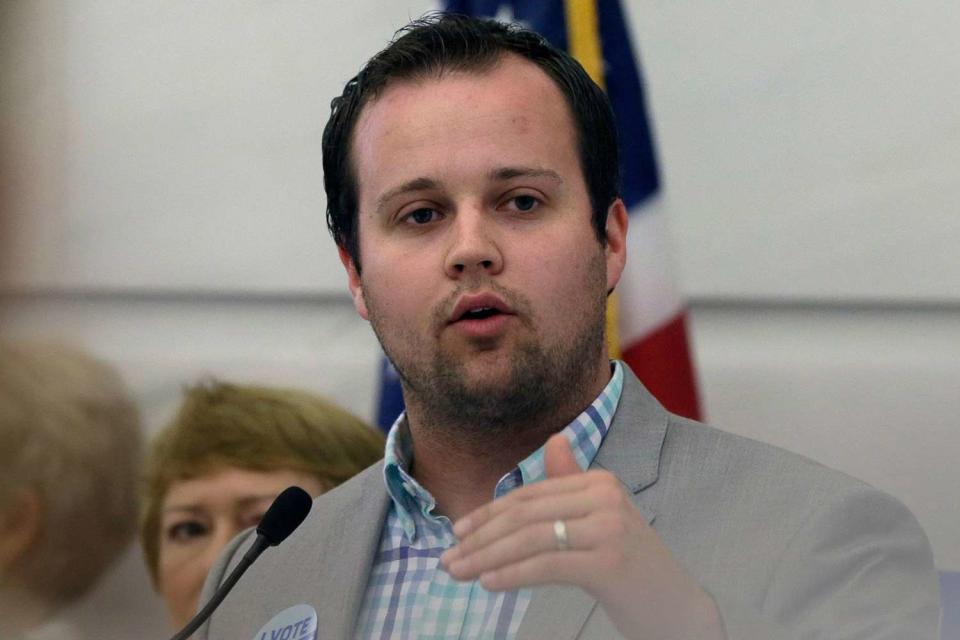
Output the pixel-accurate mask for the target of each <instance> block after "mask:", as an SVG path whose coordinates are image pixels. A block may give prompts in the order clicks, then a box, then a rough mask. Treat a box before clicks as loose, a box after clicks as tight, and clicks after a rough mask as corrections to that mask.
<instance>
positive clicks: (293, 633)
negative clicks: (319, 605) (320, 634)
mask: <svg viewBox="0 0 960 640" xmlns="http://www.w3.org/2000/svg"><path fill="white" fill-rule="evenodd" d="M316 638H317V610H316V609H314V608H313V607H311V606H310V605H308V604H296V605H294V606H292V607H290V608H289V609H284V610H283V611H281V612H280V613H278V614H277V615H275V616H273V618H272V619H271V620H270V622H268V623H267V624H265V625H263V627H262V628H261V629H260V631H257V635H255V636H253V640H316Z"/></svg>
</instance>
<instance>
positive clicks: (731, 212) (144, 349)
mask: <svg viewBox="0 0 960 640" xmlns="http://www.w3.org/2000/svg"><path fill="white" fill-rule="evenodd" d="M346 6H347V5H344V4H342V3H334V2H327V3H312V4H302V3H283V2H280V3H261V2H254V1H252V0H251V1H247V2H239V3H235V2H230V3H225V2H207V3H186V2H181V3H177V2H163V3H161V2H144V3H121V2H116V1H115V0H99V1H97V0H82V1H79V2H69V3H68V2H62V1H55V0H42V1H35V2H28V1H17V2H8V3H5V4H4V5H3V6H2V8H0V20H2V22H0V29H2V31H0V96H3V100H2V101H0V167H2V175H3V176H4V178H3V190H2V191H0V198H2V199H0V213H2V214H3V215H4V216H5V217H4V218H3V219H2V220H0V222H3V223H4V225H5V226H3V227H2V228H3V230H4V234H5V236H4V238H3V240H4V241H5V244H2V245H0V266H3V267H5V268H4V269H2V270H0V302H2V307H0V327H2V329H3V330H4V331H5V332H6V333H7V334H12V335H37V334H43V335H48V334H51V333H53V334H59V335H64V336H67V337H71V338H73V339H76V340H78V341H80V342H81V343H83V344H85V345H86V346H87V347H89V348H90V349H92V350H95V351H97V352H99V353H101V354H103V355H104V356H105V357H107V358H109V359H110V360H112V361H113V362H115V363H117V365H118V366H120V367H121V369H122V371H123V372H124V374H125V375H126V376H127V377H128V379H129V380H130V383H131V385H132V387H133V389H134V391H135V393H136V394H137V397H138V399H139V400H140V403H141V406H142V407H143V409H144V412H145V415H146V418H147V424H148V428H149V429H150V430H153V429H155V428H156V427H157V426H158V425H159V424H161V423H162V421H163V419H164V418H165V417H166V416H167V415H169V412H170V411H171V410H172V408H173V407H174V406H175V405H176V402H177V397H178V392H179V389H180V388H181V386H182V385H183V384H185V383H187V382H190V381H193V380H196V379H197V378H198V377H199V376H202V375H218V376H221V377H225V378H231V379H240V380H266V381H271V382H275V383H279V384H290V385H297V386H302V387H306V388H310V389H315V390H318V391H322V392H325V393H328V394H329V395H331V396H332V397H334V398H336V399H337V400H338V401H340V402H341V403H343V404H344V405H346V406H348V407H349V408H351V409H353V410H354V411H356V412H358V413H360V414H361V415H366V416H371V415H372V410H373V393H374V389H375V380H374V372H375V368H376V364H377V360H378V357H379V356H378V351H377V345H376V342H375V340H374V339H373V336H372V335H371V333H370V331H369V329H368V328H367V327H366V325H365V324H364V323H363V322H361V321H360V320H358V319H357V318H356V316H355V314H354V313H353V311H352V307H351V305H350V303H349V300H348V299H347V297H346V296H345V295H344V292H343V291H344V282H345V280H344V277H343V275H342V273H341V270H340V267H339V264H338V262H337V260H336V256H335V253H334V251H333V246H332V243H331V242H330V240H329V238H328V237H327V234H326V231H325V228H324V223H323V217H322V212H323V207H324V203H323V191H322V182H321V180H322V175H321V170H320V131H321V129H322V126H323V123H324V121H325V118H326V115H327V113H328V102H329V99H330V98H331V97H332V96H333V95H335V94H336V93H337V92H338V91H339V88H340V86H341V85H342V83H343V82H344V81H345V80H346V79H347V78H348V77H349V76H350V75H352V73H353V72H354V71H355V69H356V68H358V66H359V65H360V64H361V62H362V61H363V59H365V57H366V56H367V55H368V54H369V53H370V52H372V51H375V50H377V49H379V48H380V47H382V46H383V45H384V44H385V43H386V41H387V39H388V38H389V37H390V34H391V33H392V32H393V30H394V29H395V28H397V27H398V26H400V25H402V24H403V23H404V22H405V21H406V20H407V18H408V17H410V16H416V15H419V14H420V13H421V12H422V11H423V10H424V9H425V8H427V7H428V4H427V3H425V2H407V3H393V2H391V3H386V2H375V1H374V0H363V1H358V2H354V3H350V4H349V7H350V8H349V9H346V8H344V7H346ZM628 10H629V15H630V18H631V21H632V26H633V28H634V33H635V35H636V36H637V41H638V43H639V46H640V49H641V53H642V59H643V63H644V66H645V72H646V76H647V78H648V92H649V95H648V99H649V103H650V108H651V111H652V113H653V115H654V121H655V127H656V131H657V136H658V143H659V147H660V157H661V160H662V163H663V171H664V182H665V194H664V198H663V201H664V205H665V207H666V208H667V210H668V212H669V213H668V215H669V219H670V221H671V223H672V227H673V232H674V240H675V243H674V244H675V247H676V262H677V264H676V266H677V271H678V273H679V274H680V277H681V285H682V288H683V290H684V291H685V292H686V293H687V295H688V299H689V300H690V303H691V313H692V319H693V323H692V330H693V338H694V344H695V349H696V358H697V362H698V366H699V372H700V377H701V382H702V388H703V392H704V396H705V400H706V408H707V412H708V414H709V417H710V419H711V421H712V422H714V423H715V424H717V425H718V426H721V427H723V428H725V429H728V430H730V431H734V432H737V433H742V434H746V435H749V436H752V437H755V438H758V439H760V440H765V441H768V442H772V443H775V444H779V445H781V446H785V447H787V448H789V449H792V450H795V451H798V452H800V453H804V454H806V455H810V456H812V457H814V458H815V459H818V460H820V461H822V462H824V463H825V464H828V465H830V466H833V467H836V468H839V469H842V470H844V471H846V472H848V473H850V474H852V475H855V476H858V477H861V478H863V479H865V480H867V481H869V482H871V483H872V484H875V485H877V486H879V487H881V488H883V489H885V490H887V491H889V492H891V493H893V494H894V495H896V496H898V497H900V498H901V499H902V500H904V501H905V502H906V503H907V504H908V505H909V506H910V508H911V509H912V510H913V511H914V513H916V515H917V516H918V518H919V519H920V520H921V522H922V523H923V525H924V526H925V528H926V530H927V532H928V534H929V536H930V539H931V542H932V543H933V546H934V550H935V554H936V559H937V562H938V564H939V565H940V566H941V567H942V568H949V569H960V545H957V543H956V542H955V541H956V540H957V539H960V504H958V498H957V492H956V491H955V490H953V488H954V487H957V486H960V472H958V471H957V470H956V465H955V464H953V463H954V459H955V457H956V456H955V452H956V451H958V450H960V432H958V428H957V426H958V416H960V393H958V392H960V384H958V382H957V381H958V380H960V261H958V260H957V259H956V257H955V253H956V251H955V249H954V247H955V246H957V245H958V244H960V216H958V215H957V213H958V206H957V203H958V202H960V128H958V126H957V121H956V114H957V113H960V104H958V103H960V86H958V85H957V83H956V82H955V81H954V80H953V79H955V78H956V77H960V68H958V67H960V45H957V44H956V39H955V38H954V37H952V36H953V35H954V34H955V33H957V32H958V30H960V12H958V11H956V10H955V9H954V8H952V7H951V5H950V3H945V2H936V1H934V0H924V1H922V2H914V3H909V4H904V3H898V2H892V1H886V0H879V1H868V0H855V1H851V2H845V3H830V2H809V3H800V4H799V5H798V4H797V3H788V2H781V1H773V2H766V3H763V4H762V5H761V4H760V3H750V2H746V1H745V0H739V1H737V2H733V3H722V4H717V3H710V2H684V3H659V2H652V1H649V0H636V1H635V2H631V3H628ZM105 603H114V606H115V607H120V608H121V609H122V610H124V611H127V612H128V613H127V614H126V615H124V616H113V617H110V618H109V619H105V618H103V617H102V616H99V615H98V613H97V612H99V611H100V608H101V607H103V606H108V605H106V604H105ZM117 603H119V604H117ZM115 610H116V609H115ZM70 617H71V619H73V620H74V621H75V622H76V623H77V624H78V625H79V626H80V627H81V628H82V629H84V630H88V631H89V630H91V629H97V630H98V631H99V632H100V633H101V637H108V638H109V637H117V638H120V637H133V636H138V637H139V636H145V635H146V634H144V633H143V629H144V628H149V629H153V630H154V633H153V635H157V636H158V637H162V628H163V622H162V617H161V616H160V614H159V612H158V610H157V608H156V606H155V603H154V602H153V601H152V600H151V597H150V596H149V588H148V586H147V584H146V582H145V578H144V576H143V573H142V571H141V570H140V569H139V566H138V564H137V561H136V557H135V552H133V554H132V555H131V556H130V558H128V559H127V561H126V562H125V563H124V564H123V565H122V566H121V567H120V568H119V569H118V571H117V572H116V573H115V575H113V576H111V579H110V580H109V581H108V582H107V583H106V584H105V585H104V587H103V588H102V589H101V590H100V592H99V593H97V594H95V595H94V596H93V597H92V598H91V599H90V600H89V601H88V602H85V603H82V604H81V605H80V606H79V607H78V608H77V609H76V610H75V611H73V612H71V614H70ZM104 625H107V628H104ZM131 634H132V635H131Z"/></svg>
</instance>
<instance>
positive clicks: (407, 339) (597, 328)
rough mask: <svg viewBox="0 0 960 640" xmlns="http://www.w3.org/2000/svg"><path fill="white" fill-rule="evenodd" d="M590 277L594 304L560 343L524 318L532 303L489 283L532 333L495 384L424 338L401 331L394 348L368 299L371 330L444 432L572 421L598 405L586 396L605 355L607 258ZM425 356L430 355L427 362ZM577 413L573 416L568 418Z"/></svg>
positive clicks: (411, 399)
mask: <svg viewBox="0 0 960 640" xmlns="http://www.w3.org/2000/svg"><path fill="white" fill-rule="evenodd" d="M589 271H590V273H589V276H590V278H591V282H588V283H585V287H584V289H585V295H589V293H587V292H593V291H596V296H595V302H594V304H592V305H587V306H585V308H584V313H583V314H581V316H579V317H576V318H569V319H568V321H569V322H571V323H576V330H575V332H574V333H573V334H572V335H567V336H563V337H557V338H556V341H555V343H553V344H545V343H543V342H542V341H539V340H537V339H536V335H537V332H536V327H534V326H533V325H532V323H531V321H530V316H529V315H528V314H525V313H523V311H525V310H530V309H531V305H530V304H529V303H528V302H527V301H526V299H525V298H524V297H523V296H521V295H519V294H517V293H514V292H510V291H508V290H505V289H503V288H502V287H500V286H498V285H497V284H495V283H492V282H485V283H483V285H484V288H486V289H490V290H492V291H494V292H495V293H497V294H498V295H500V296H501V297H502V298H503V299H504V300H506V301H507V302H508V303H509V304H510V305H511V307H512V308H513V309H514V310H519V311H521V313H520V314H518V315H517V316H515V319H516V320H517V321H519V322H523V323H525V324H526V325H527V329H528V331H527V332H526V335H523V336H522V337H520V338H518V339H517V340H516V342H515V344H514V347H513V348H512V349H509V350H506V349H505V350H504V351H503V353H502V355H501V356H500V357H503V358H509V359H510V362H509V367H508V369H507V372H506V373H505V374H504V375H503V376H502V377H501V378H500V379H497V380H493V381H486V382H474V381H472V380H471V379H470V374H469V370H468V367H467V366H466V364H465V363H464V362H463V361H462V360H461V359H459V358H458V357H457V356H455V355H454V354H451V353H450V352H448V351H446V350H444V349H442V348H426V347H425V346H422V345H423V336H417V335H413V334H412V333H410V332H407V333H406V334H404V333H403V332H394V333H393V338H394V339H395V341H394V342H393V343H392V344H391V343H390V342H389V341H387V340H385V339H384V337H385V335H384V332H383V326H382V324H381V320H383V318H382V316H381V315H380V314H379V313H377V306H376V305H375V304H370V303H371V300H369V299H367V300H366V302H367V308H368V310H369V311H370V324H371V326H372V327H373V330H374V333H375V334H376V335H377V338H378V340H379V341H380V345H381V346H382V347H383V350H384V352H385V353H386V354H387V357H388V358H389V359H390V361H391V362H392V363H393V365H394V368H395V369H396V370H397V373H398V374H399V376H400V379H401V381H402V384H403V388H404V395H405V398H406V399H407V402H408V404H411V405H412V404H414V403H415V404H416V405H417V406H418V407H419V408H420V409H421V411H422V412H423V414H424V418H426V420H427V421H428V422H430V423H432V424H433V425H434V426H435V427H436V428H439V429H440V430H442V431H450V430H454V431H456V432H457V437H459V438H476V439H478V440H479V439H486V438H488V437H489V436H491V435H497V434H498V433H500V432H513V431H514V430H515V428H516V427H517V426H518V425H527V424H530V425H531V426H532V425H534V424H541V425H543V424H544V423H546V422H552V420H551V418H554V417H557V418H559V417H566V418H567V419H572V418H573V417H574V416H575V413H576V412H579V411H581V410H583V408H585V407H586V405H587V404H588V403H589V402H590V401H591V400H592V398H589V399H586V400H585V401H584V400H582V399H581V397H580V396H581V395H582V394H583V391H584V390H585V389H590V388H591V386H592V382H593V380H595V376H596V363H597V361H598V359H599V358H600V354H601V353H603V344H604V328H605V320H606V291H605V286H606V273H605V270H604V262H603V260H602V254H601V258H600V259H598V260H596V261H595V263H594V264H591V267H590V270H589ZM601 281H602V282H601ZM461 293H462V291H458V292H456V293H455V294H454V295H452V296H450V298H449V300H450V301H451V304H447V305H440V306H439V307H438V309H437V310H436V312H435V322H437V323H443V322H445V320H446V318H447V317H449V316H448V309H449V308H450V307H451V306H452V301H455V300H456V299H457V298H458V297H459V295H460V294H461ZM365 299H366V296H365ZM387 322H389V321H387ZM397 347H399V348H397ZM411 347H412V348H411ZM425 353H430V354H431V356H430V357H429V358H424V357H423V354H425ZM572 408H575V412H574V413H573V415H568V416H564V415H563V414H569V413H570V412H571V409H572ZM557 414H561V415H557Z"/></svg>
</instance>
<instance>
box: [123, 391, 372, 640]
mask: <svg viewBox="0 0 960 640" xmlns="http://www.w3.org/2000/svg"><path fill="white" fill-rule="evenodd" d="M383 444H384V438H383V435H382V434H381V433H379V432H378V431H376V430H374V429H373V428H371V427H369V426H367V425H366V424H364V423H363V422H362V421H361V420H360V419H358V418H356V417H355V416H353V415H352V414H350V413H348V412H347V411H345V410H343V409H341V408H340V407H338V406H336V405H334V404H333V403H331V402H329V401H327V400H324V399H323V398H320V397H318V396H315V395H312V394H310V393H306V392H303V391H297V390H293V389H279V388H269V387H260V386H242V385H233V384H225V383H219V382H210V383H207V384H202V385H198V386H195V387H192V388H190V389H188V390H187V391H186V392H185V397H184V400H183V404H182V406H181V407H180V410H179V412H178V413H177V415H176V417H175V418H174V419H173V421H172V422H171V423H170V424H169V425H167V426H166V427H165V428H164V430H163V431H161V432H160V433H159V434H158V435H157V437H156V439H155V440H154V442H153V444H152V446H151V447H150V450H149V453H148V456H147V465H146V477H145V485H144V495H143V501H142V505H141V522H140V539H141V543H142V545H143V550H144V554H145V557H146V563H147V567H148V569H149V570H150V574H151V576H152V578H153V583H154V586H155V587H156V589H157V591H158V592H159V593H160V595H161V596H162V597H163V600H164V602H165V604H166V606H167V610H168V612H169V614H170V618H171V621H172V622H173V623H174V625H175V626H177V627H180V626H183V625H184V624H186V623H187V621H189V619H190V618H191V617H192V616H193V614H194V613H195V612H196V610H197V607H198V601H199V598H200V592H201V590H202V588H203V583H204V580H205V579H206V575H207V573H208V572H209V570H210V567H211V566H212V565H213V563H214V561H215V560H216V558H217V556H218V555H219V553H220V551H221V550H222V549H223V547H224V546H225V545H226V544H227V543H228V542H229V541H230V540H231V539H232V538H233V537H234V536H236V535H237V534H238V533H240V532H242V531H243V530H245V529H247V528H249V527H252V526H255V525H256V524H257V523H258V522H259V521H260V518H261V517H262V516H263V514H264V512H265V511H266V509H267V507H269V506H270V503H271V502H272V501H273V499H274V498H275V497H276V496H277V494H279V493H280V492H281V491H282V490H283V489H285V488H287V487H289V486H291V485H298V486H300V487H302V488H303V489H305V490H306V491H307V492H308V493H310V494H311V495H313V496H317V495H319V494H321V493H323V492H325V491H328V490H330V489H332V488H333V487H335V486H337V485H338V484H340V483H342V482H344V481H345V480H348V479H349V478H351V477H352V476H354V475H355V474H356V473H358V472H359V471H361V470H363V469H364V468H366V467H368V466H369V465H371V464H373V463H374V462H376V461H377V460H378V459H380V458H381V457H382V456H383Z"/></svg>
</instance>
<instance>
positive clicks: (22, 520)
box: [0, 488, 43, 574]
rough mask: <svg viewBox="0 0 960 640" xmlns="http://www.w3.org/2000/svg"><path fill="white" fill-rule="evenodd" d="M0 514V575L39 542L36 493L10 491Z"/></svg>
mask: <svg viewBox="0 0 960 640" xmlns="http://www.w3.org/2000/svg"><path fill="white" fill-rule="evenodd" d="M6 502H7V503H6V505H5V506H4V507H3V510H2V511H0V574H5V573H6V572H7V569H8V568H9V567H11V566H14V565H15V564H16V563H17V561H18V560H20V559H22V558H23V556H25V555H26V554H27V553H28V552H29V551H30V548H31V547H33V545H34V544H36V543H37V541H38V540H39V539H40V529H41V525H42V524H43V507H42V505H41V504H40V495H39V494H38V493H37V490H36V489H33V488H27V489H19V490H15V491H13V493H12V495H10V496H9V498H8V500H7V501H6Z"/></svg>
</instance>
